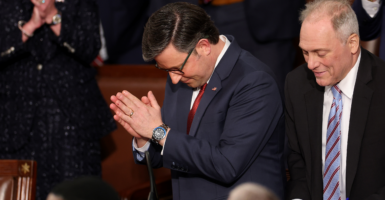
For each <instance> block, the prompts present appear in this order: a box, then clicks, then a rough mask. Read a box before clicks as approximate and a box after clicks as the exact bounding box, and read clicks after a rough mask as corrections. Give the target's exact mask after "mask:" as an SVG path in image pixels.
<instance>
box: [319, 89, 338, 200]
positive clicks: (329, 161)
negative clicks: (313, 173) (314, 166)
mask: <svg viewBox="0 0 385 200" xmlns="http://www.w3.org/2000/svg"><path fill="white" fill-rule="evenodd" d="M336 87H337V86H333V87H332V93H333V96H334V98H333V103H332V107H331V109H330V114H329V119H328V128H327V136H326V139H327V141H326V152H325V167H324V170H325V171H324V183H323V185H324V199H330V197H332V198H331V199H338V198H339V197H340V187H339V178H340V171H341V170H340V167H341V156H340V154H341V117H342V98H341V93H340V90H337V89H336Z"/></svg>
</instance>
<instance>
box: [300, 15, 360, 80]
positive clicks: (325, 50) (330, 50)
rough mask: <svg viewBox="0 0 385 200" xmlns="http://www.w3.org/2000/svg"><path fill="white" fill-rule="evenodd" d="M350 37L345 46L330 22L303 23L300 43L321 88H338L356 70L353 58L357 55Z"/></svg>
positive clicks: (307, 20) (309, 21) (306, 20)
mask: <svg viewBox="0 0 385 200" xmlns="http://www.w3.org/2000/svg"><path fill="white" fill-rule="evenodd" d="M355 36H357V35H355V34H354V36H351V37H349V39H348V41H347V42H346V44H345V45H344V44H343V43H342V42H341V41H340V40H339V38H338V37H337V35H336V33H335V31H334V30H333V27H332V24H331V22H330V18H328V17H324V19H321V20H319V21H311V20H309V19H305V21H304V22H303V23H302V27H301V34H300V43H299V46H300V48H301V49H302V52H303V55H304V58H305V61H306V62H307V64H308V68H309V69H310V70H311V71H313V73H314V76H315V78H316V81H317V83H318V85H320V86H327V85H335V84H336V83H338V82H340V81H341V80H342V79H344V78H345V76H346V75H347V74H348V72H349V71H350V69H351V68H352V67H353V66H354V64H355V60H354V57H353V54H354V53H356V52H354V50H356V51H357V47H356V46H354V45H353V46H352V44H351V42H350V40H351V39H352V37H355Z"/></svg>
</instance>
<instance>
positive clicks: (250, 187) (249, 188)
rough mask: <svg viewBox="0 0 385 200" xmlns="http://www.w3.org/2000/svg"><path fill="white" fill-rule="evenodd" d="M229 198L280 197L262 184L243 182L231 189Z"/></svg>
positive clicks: (256, 199)
mask: <svg viewBox="0 0 385 200" xmlns="http://www.w3.org/2000/svg"><path fill="white" fill-rule="evenodd" d="M228 200H279V198H278V197H277V196H276V195H275V194H274V193H273V192H272V191H271V190H269V189H268V188H266V187H264V186H262V185H260V184H257V183H243V184H241V185H239V186H237V187H236V188H234V189H233V190H231V192H230V196H229V199H228Z"/></svg>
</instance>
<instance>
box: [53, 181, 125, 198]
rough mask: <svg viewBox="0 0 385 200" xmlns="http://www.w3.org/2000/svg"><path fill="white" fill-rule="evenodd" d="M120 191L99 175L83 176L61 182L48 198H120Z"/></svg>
mask: <svg viewBox="0 0 385 200" xmlns="http://www.w3.org/2000/svg"><path fill="white" fill-rule="evenodd" d="M119 199H120V197H119V195H118V193H117V192H116V191H115V190H114V188H112V187H111V185H109V184H108V183H106V182H104V181H103V180H101V179H100V178H97V177H81V178H77V179H74V180H68V181H64V182H62V183H59V184H58V185H57V186H56V187H54V189H52V191H51V192H50V193H49V195H48V197H47V200H119Z"/></svg>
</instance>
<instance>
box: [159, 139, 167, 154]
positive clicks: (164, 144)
mask: <svg viewBox="0 0 385 200" xmlns="http://www.w3.org/2000/svg"><path fill="white" fill-rule="evenodd" d="M166 140H167V137H166V138H164V143H163V147H162V151H161V152H160V155H162V156H163V151H164V147H165V146H166Z"/></svg>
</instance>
